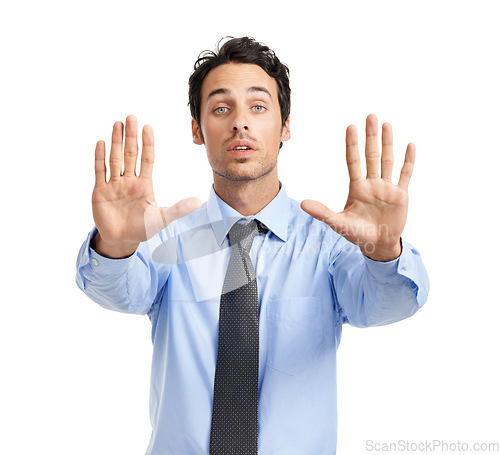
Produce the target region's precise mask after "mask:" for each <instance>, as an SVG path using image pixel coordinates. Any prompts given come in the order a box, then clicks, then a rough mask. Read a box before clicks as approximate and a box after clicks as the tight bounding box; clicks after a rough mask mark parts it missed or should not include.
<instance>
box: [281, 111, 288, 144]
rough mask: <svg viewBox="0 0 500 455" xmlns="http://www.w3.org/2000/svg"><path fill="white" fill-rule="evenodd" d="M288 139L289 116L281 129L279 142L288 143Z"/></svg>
mask: <svg viewBox="0 0 500 455" xmlns="http://www.w3.org/2000/svg"><path fill="white" fill-rule="evenodd" d="M288 139H290V116H288V118H287V119H286V122H285V124H284V125H283V128H282V129H281V142H285V141H288Z"/></svg>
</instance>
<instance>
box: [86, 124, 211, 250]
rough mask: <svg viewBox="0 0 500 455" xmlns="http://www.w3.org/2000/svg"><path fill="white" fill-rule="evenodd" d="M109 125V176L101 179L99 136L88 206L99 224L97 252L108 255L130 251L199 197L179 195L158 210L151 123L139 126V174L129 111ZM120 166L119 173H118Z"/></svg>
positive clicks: (102, 163)
mask: <svg viewBox="0 0 500 455" xmlns="http://www.w3.org/2000/svg"><path fill="white" fill-rule="evenodd" d="M122 147H123V123H122V122H116V123H115V124H114V126H113V134H112V139H111V153H110V156H109V165H110V176H109V181H106V164H105V155H106V152H105V144H104V141H98V142H97V145H96V149H95V187H94V191H93V193H92V211H93V215H94V222H95V225H96V227H97V229H98V234H97V235H96V237H95V248H96V251H97V252H98V253H100V254H102V255H104V256H108V257H112V258H120V257H126V256H129V255H131V254H133V253H134V251H135V250H136V249H137V247H138V245H139V243H140V242H143V241H145V240H148V239H149V238H151V237H152V236H153V235H155V234H156V233H157V232H158V231H160V230H161V229H163V228H164V227H165V226H167V225H168V224H169V223H170V222H172V221H173V220H175V219H176V218H180V217H182V216H184V215H187V214H188V213H190V212H192V211H193V210H196V209H197V208H199V207H200V206H201V202H200V200H199V199H198V198H188V199H183V200H182V201H180V202H178V203H177V204H175V205H173V206H171V207H169V208H166V209H161V208H159V207H158V205H157V204H156V200H155V197H154V193H153V180H152V175H153V162H154V137H153V129H152V128H151V126H149V125H146V126H144V128H143V130H142V154H141V169H140V174H139V175H136V164H137V155H138V144H137V119H136V118H135V117H134V116H132V115H129V116H128V117H127V119H126V123H125V148H124V152H123V150H122ZM122 168H123V172H122Z"/></svg>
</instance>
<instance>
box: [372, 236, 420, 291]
mask: <svg viewBox="0 0 500 455" xmlns="http://www.w3.org/2000/svg"><path fill="white" fill-rule="evenodd" d="M412 251H413V249H412V247H411V245H409V244H408V243H407V242H406V241H404V240H403V239H401V254H400V255H399V257H397V258H396V259H394V260H392V261H389V262H381V261H374V260H373V259H370V258H369V257H367V256H365V264H366V268H367V269H368V271H369V272H370V273H371V274H372V275H373V277H374V278H375V279H376V280H377V281H379V282H381V283H386V284H389V283H395V282H398V281H401V275H404V276H406V275H405V274H404V273H402V272H404V271H406V270H407V269H408V268H409V264H410V263H411V260H410V259H411V258H410V257H408V256H409V255H411V254H413V253H412ZM414 251H416V250H414ZM417 254H418V252H417Z"/></svg>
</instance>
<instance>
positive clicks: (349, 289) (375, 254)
mask: <svg viewBox="0 0 500 455" xmlns="http://www.w3.org/2000/svg"><path fill="white" fill-rule="evenodd" d="M377 135H378V126H377V118H376V116H375V115H369V116H368V118H367V119H366V145H365V157H366V170H367V175H366V179H363V178H362V175H361V161H360V157H359V151H358V138H357V132H356V128H355V127H354V125H351V126H349V127H348V128H347V132H346V161H347V168H348V171H349V177H350V182H349V194H348V197H347V202H346V205H345V207H344V210H343V211H342V212H340V213H335V212H333V211H331V210H330V209H329V208H328V207H326V206H324V205H323V204H321V203H320V202H316V201H311V200H305V201H303V202H302V208H303V209H304V210H305V211H306V212H308V213H309V214H310V215H312V216H314V217H315V218H317V219H319V220H321V221H324V222H325V223H326V224H328V225H329V226H330V227H331V228H332V229H333V230H334V231H336V232H337V233H338V234H340V235H341V236H342V237H344V238H340V240H339V242H338V244H337V245H336V247H335V249H334V251H333V252H332V257H331V258H330V269H329V271H330V275H331V276H332V285H333V288H334V290H335V295H336V298H337V302H338V304H339V306H340V313H341V314H343V316H344V318H345V320H346V321H348V322H349V323H351V324H353V325H358V326H362V327H364V326H367V325H382V324H388V323H389V322H394V321H397V320H400V319H403V318H405V317H408V316H411V315H412V314H413V313H414V312H415V311H417V309H418V308H419V307H420V306H422V305H423V303H424V302H425V300H426V298H427V292H428V289H429V281H428V277H427V273H426V271H425V268H424V267H423V264H422V261H421V259H420V255H419V254H418V252H417V251H416V250H415V249H414V248H412V247H411V245H409V244H407V243H406V242H403V241H402V240H401V235H402V232H403V228H404V226H405V223H406V217H407V213H408V185H409V181H410V178H411V175H412V171H413V165H414V162H415V146H414V144H408V147H407V149H406V155H405V162H404V164H403V167H402V169H401V173H400V178H399V182H398V184H397V185H394V184H393V183H392V168H393V161H394V159H393V147H392V143H393V139H392V127H391V125H390V124H389V123H384V125H383V126H382V157H381V158H380V155H379V148H378V136H377ZM379 161H380V162H381V166H380V167H381V174H380V175H379Z"/></svg>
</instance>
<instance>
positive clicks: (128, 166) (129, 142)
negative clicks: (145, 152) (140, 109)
mask: <svg viewBox="0 0 500 455" xmlns="http://www.w3.org/2000/svg"><path fill="white" fill-rule="evenodd" d="M138 148H139V147H138V145H137V119H136V118H135V117H134V116H133V115H129V116H128V117H127V120H126V121H125V147H124V151H123V155H124V163H125V166H124V169H123V175H126V176H127V177H132V176H134V175H135V167H136V164H137V152H138Z"/></svg>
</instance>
